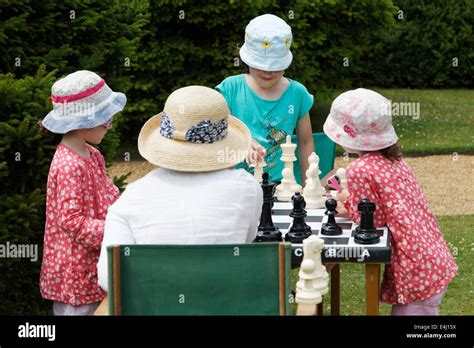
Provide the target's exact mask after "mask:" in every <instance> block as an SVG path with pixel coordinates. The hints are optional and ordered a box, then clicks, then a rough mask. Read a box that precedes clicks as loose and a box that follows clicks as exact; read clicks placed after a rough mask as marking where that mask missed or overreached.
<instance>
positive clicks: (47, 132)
mask: <svg viewBox="0 0 474 348" xmlns="http://www.w3.org/2000/svg"><path fill="white" fill-rule="evenodd" d="M42 121H43V120H39V121H38V122H37V123H36V127H37V128H38V133H39V134H40V135H41V136H42V137H45V138H50V139H52V140H53V141H54V143H55V144H59V143H60V142H61V139H62V138H63V135H64V134H58V133H53V132H51V131H50V130H48V129H46V128H45V127H44V126H43V124H42Z"/></svg>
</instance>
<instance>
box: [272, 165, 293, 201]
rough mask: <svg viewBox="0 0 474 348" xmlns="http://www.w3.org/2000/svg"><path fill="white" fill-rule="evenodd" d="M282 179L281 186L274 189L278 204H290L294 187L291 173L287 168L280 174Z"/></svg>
mask: <svg viewBox="0 0 474 348" xmlns="http://www.w3.org/2000/svg"><path fill="white" fill-rule="evenodd" d="M281 173H282V175H283V179H281V184H280V185H278V186H277V187H276V189H275V190H276V197H277V199H278V200H279V201H280V202H290V201H291V197H293V195H294V194H295V192H296V191H295V190H294V189H295V186H294V184H293V181H294V180H292V177H291V171H290V169H288V168H284V169H283V171H282V172H281Z"/></svg>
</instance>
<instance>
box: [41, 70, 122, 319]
mask: <svg viewBox="0 0 474 348" xmlns="http://www.w3.org/2000/svg"><path fill="white" fill-rule="evenodd" d="M51 92H52V93H51V99H52V102H53V110H52V111H51V112H50V113H49V114H48V115H47V116H46V118H45V119H44V120H43V121H42V126H43V127H44V128H45V129H47V130H48V131H49V132H52V133H55V134H58V135H62V140H61V142H60V144H59V145H58V146H57V148H56V152H55V154H54V157H53V160H52V162H51V167H50V169H49V174H48V183H47V197H46V227H45V232H44V249H43V263H42V266H41V275H40V290H41V294H42V296H43V298H45V299H48V300H53V301H54V302H53V312H54V314H55V315H88V314H92V313H93V312H94V310H95V308H96V307H97V306H98V303H99V302H100V301H101V300H102V299H103V298H104V297H105V295H106V293H105V292H104V291H103V290H102V289H101V288H99V286H98V284H97V269H96V264H97V261H98V259H99V252H100V246H101V243H102V238H103V234H104V224H105V216H106V214H107V209H108V207H109V206H110V205H111V204H112V203H113V202H115V200H117V198H118V197H119V190H118V188H117V187H116V186H115V185H114V184H113V182H112V180H110V179H109V178H108V177H107V174H106V170H105V162H104V158H103V157H102V155H101V154H100V152H99V151H98V150H97V149H95V148H94V147H92V146H90V145H89V144H88V143H91V144H99V143H100V142H101V141H102V139H103V137H104V136H105V134H106V133H107V130H108V129H110V128H111V126H112V118H113V116H114V115H115V114H116V113H117V112H120V111H121V110H122V109H123V107H124V106H125V103H126V97H125V94H123V93H117V92H113V91H112V90H111V89H110V88H109V86H107V84H106V83H105V81H104V80H103V79H102V78H101V77H100V76H99V75H97V74H95V73H93V72H91V71H86V70H82V71H77V72H75V73H72V74H70V75H67V76H66V77H64V78H62V79H60V80H58V81H57V82H56V83H55V84H54V85H53V87H52V89H51Z"/></svg>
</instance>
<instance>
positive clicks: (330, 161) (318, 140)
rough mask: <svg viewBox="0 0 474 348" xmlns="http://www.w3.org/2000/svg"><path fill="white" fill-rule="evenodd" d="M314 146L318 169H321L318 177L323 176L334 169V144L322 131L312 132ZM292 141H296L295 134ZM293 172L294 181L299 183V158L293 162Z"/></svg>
mask: <svg viewBox="0 0 474 348" xmlns="http://www.w3.org/2000/svg"><path fill="white" fill-rule="evenodd" d="M313 140H314V146H315V148H316V154H317V155H318V156H319V170H321V174H320V175H319V177H320V178H323V177H324V176H325V175H326V174H327V173H329V172H330V171H331V170H333V169H334V156H335V153H336V144H335V143H334V142H333V141H332V140H331V139H329V138H328V136H327V135H326V134H324V133H322V132H321V133H314V134H313ZM291 142H292V143H297V138H296V135H293V136H292V138H291ZM295 155H296V158H298V156H299V155H298V148H297V149H296V154H295ZM294 173H295V178H296V181H297V182H298V183H299V184H302V185H303V186H304V183H301V173H300V161H299V158H298V159H297V160H296V162H294Z"/></svg>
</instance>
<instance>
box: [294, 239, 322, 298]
mask: <svg viewBox="0 0 474 348" xmlns="http://www.w3.org/2000/svg"><path fill="white" fill-rule="evenodd" d="M323 248H324V241H323V240H322V239H321V238H319V237H318V236H315V235H312V236H310V237H308V238H306V239H305V240H304V241H303V254H304V256H303V262H302V263H301V267H300V271H299V273H298V277H299V280H298V282H297V283H296V303H298V304H317V303H321V301H322V295H325V294H327V293H328V289H329V287H328V283H329V275H328V273H327V271H326V267H325V266H323V265H322V263H321V251H322V250H323Z"/></svg>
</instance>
